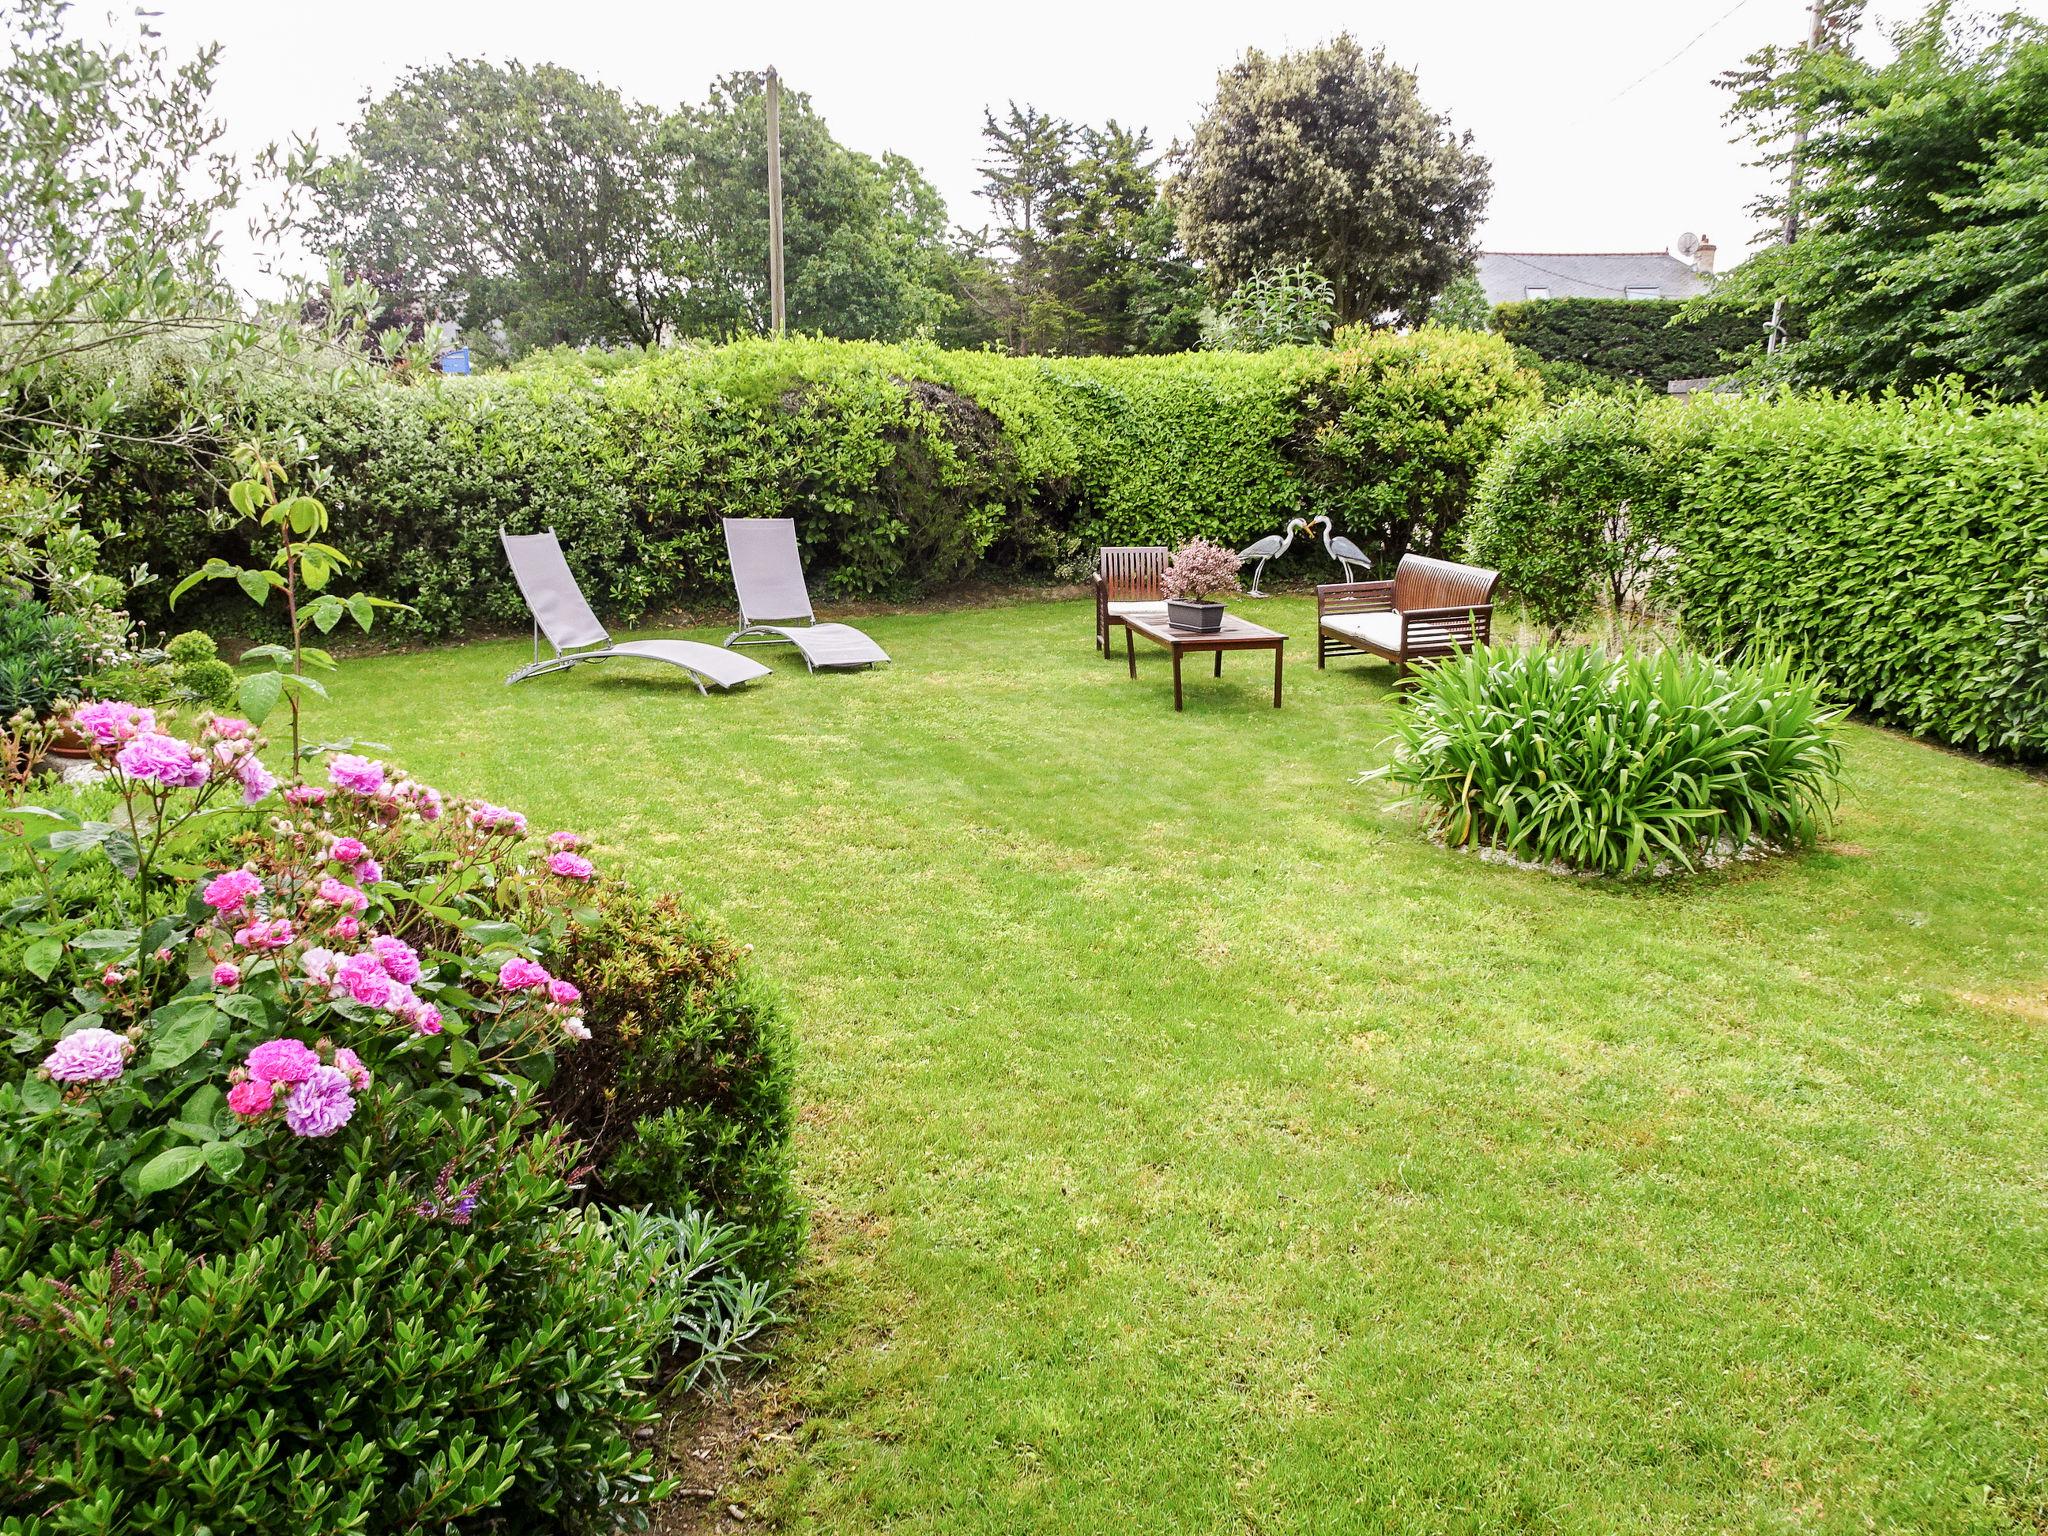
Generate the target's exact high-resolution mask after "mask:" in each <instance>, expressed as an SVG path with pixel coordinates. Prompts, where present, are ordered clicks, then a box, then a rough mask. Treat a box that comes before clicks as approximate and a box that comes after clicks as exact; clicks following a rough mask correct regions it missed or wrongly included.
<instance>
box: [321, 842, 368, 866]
mask: <svg viewBox="0 0 2048 1536" xmlns="http://www.w3.org/2000/svg"><path fill="white" fill-rule="evenodd" d="M369 851H370V850H369V849H367V848H365V847H364V846H363V840H362V839H361V838H359V837H337V838H336V839H335V840H334V841H333V842H332V843H331V844H329V845H328V849H327V857H328V858H330V859H332V860H334V862H335V863H337V864H353V863H355V861H356V860H357V859H360V858H362V857H363V855H365V854H366V853H368V852H369Z"/></svg>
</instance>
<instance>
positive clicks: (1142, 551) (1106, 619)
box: [1095, 544, 1173, 661]
mask: <svg viewBox="0 0 2048 1536" xmlns="http://www.w3.org/2000/svg"><path fill="white" fill-rule="evenodd" d="M1172 558H1173V551H1171V550H1169V549H1168V548H1166V546H1165V545H1163V544H1139V545H1118V544H1107V545H1104V546H1103V547H1102V548H1101V549H1099V550H1097V551H1096V555H1095V647H1096V649H1097V650H1099V651H1101V652H1102V659H1103V660H1104V661H1108V660H1110V659H1111V653H1110V649H1109V631H1110V628H1111V626H1112V625H1117V624H1121V623H1123V621H1124V618H1125V616H1126V615H1128V614H1134V613H1135V614H1138V615H1140V616H1141V617H1144V618H1158V619H1163V618H1165V617H1166V594H1165V593H1164V592H1162V591H1160V590H1159V578H1160V577H1161V576H1163V575H1165V574H1166V565H1167V562H1168V561H1170V560H1171V559H1172Z"/></svg>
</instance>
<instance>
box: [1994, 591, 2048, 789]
mask: <svg viewBox="0 0 2048 1536" xmlns="http://www.w3.org/2000/svg"><path fill="white" fill-rule="evenodd" d="M1999 624H2000V626H2001V628H2000V631H1999V635H1998V640H1997V653H1998V662H1997V668H1996V671H1995V673H1994V678H1993V684H1992V688H1991V701H1992V703H1993V705H1994V706H1996V707H1998V708H2000V709H2001V710H2002V711H2003V713H2004V716H2005V735H2004V737H2003V738H2002V739H2001V740H2000V742H1999V745H2000V746H2002V747H2006V748H2008V749H2010V750H2011V751H2013V752H2016V753H2018V754H2020V755H2022V756H2027V757H2048V587H2032V588H2029V589H2028V590H2027V591H2025V592H2022V593H2021V594H2020V597H2019V601H2018V602H2017V603H2015V604H2014V606H2013V611H2012V612H2011V613H2007V614H2001V615H2000V616H1999Z"/></svg>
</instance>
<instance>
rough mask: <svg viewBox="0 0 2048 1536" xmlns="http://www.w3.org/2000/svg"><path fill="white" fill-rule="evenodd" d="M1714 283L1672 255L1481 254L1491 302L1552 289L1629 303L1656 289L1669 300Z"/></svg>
mask: <svg viewBox="0 0 2048 1536" xmlns="http://www.w3.org/2000/svg"><path fill="white" fill-rule="evenodd" d="M1707 282H1708V279H1707V277H1706V275H1705V274H1704V273H1701V272H1699V271H1697V270H1695V269H1694V268H1693V266H1692V265H1691V264H1690V263H1688V262H1683V261H1680V260H1679V259H1678V258H1677V257H1676V256H1673V255H1671V254H1670V253H1669V252H1668V251H1481V252H1480V253H1479V286H1480V287H1482V288H1484V289H1485V290H1486V302H1487V303H1489V304H1506V303H1513V302H1517V301H1519V300H1522V299H1526V298H1527V297H1528V296H1529V290H1530V289H1531V288H1547V289H1549V290H1550V297H1551V298H1553V299H1625V298H1627V297H1628V290H1629V289H1631V288H1654V289H1656V290H1657V296H1658V297H1659V298H1664V299H1689V298H1691V297H1692V296H1693V295H1694V294H1696V293H1705V292H1706V291H1707Z"/></svg>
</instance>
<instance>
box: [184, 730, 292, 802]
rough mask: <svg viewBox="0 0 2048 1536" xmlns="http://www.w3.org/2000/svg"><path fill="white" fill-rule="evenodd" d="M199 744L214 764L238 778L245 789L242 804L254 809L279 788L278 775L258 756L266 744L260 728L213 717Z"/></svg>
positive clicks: (202, 732)
mask: <svg viewBox="0 0 2048 1536" xmlns="http://www.w3.org/2000/svg"><path fill="white" fill-rule="evenodd" d="M199 744H200V745H201V746H202V747H204V748H205V749H206V750H207V751H208V752H210V753H211V754H212V756H213V760H214V761H215V762H216V763H218V764H219V765H220V766H221V767H223V768H225V769H226V770H227V771H228V772H230V773H232V774H233V775H234V776H235V782H236V783H238V784H240V785H241V786H242V803H243V804H244V805H254V804H256V802H257V801H259V800H261V799H263V798H264V797H265V796H266V795H268V794H269V793H270V792H271V791H272V790H273V789H276V788H277V775H275V774H274V773H272V772H271V771H270V770H269V769H268V768H266V767H264V766H263V760H262V759H261V758H260V757H258V756H257V755H256V753H257V751H258V749H259V748H261V747H262V745H263V740H262V738H261V737H259V736H258V735H257V734H256V727H255V726H253V725H251V724H250V723H249V722H248V721H246V720H237V719H234V718H233V717H232V716H229V715H210V716H208V717H207V721H206V725H205V727H204V729H202V730H201V731H200V733H199Z"/></svg>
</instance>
